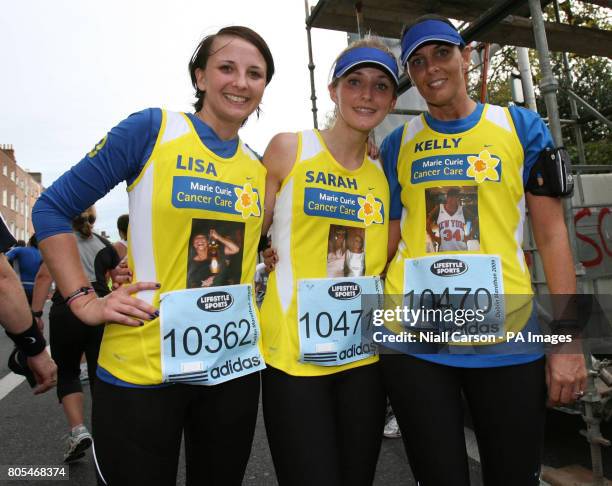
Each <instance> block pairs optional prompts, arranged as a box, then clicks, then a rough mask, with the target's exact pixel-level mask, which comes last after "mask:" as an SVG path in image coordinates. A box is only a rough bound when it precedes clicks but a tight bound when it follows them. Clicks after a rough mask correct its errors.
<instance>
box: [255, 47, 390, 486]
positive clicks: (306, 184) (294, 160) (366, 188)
mask: <svg viewBox="0 0 612 486" xmlns="http://www.w3.org/2000/svg"><path fill="white" fill-rule="evenodd" d="M397 87H398V69H397V63H396V61H395V58H394V57H393V55H392V54H391V53H390V52H389V50H388V49H387V48H386V47H385V46H384V44H381V43H380V42H378V41H374V40H372V39H369V40H364V41H361V42H359V43H356V44H354V45H352V46H350V47H349V48H347V49H346V50H345V51H343V52H342V53H341V54H340V56H339V57H338V59H337V61H336V63H335V67H334V70H333V77H332V81H331V83H330V85H329V93H330V96H331V99H332V100H333V101H334V103H335V104H336V119H335V122H334V124H333V126H332V127H330V128H328V129H325V130H321V131H318V130H307V131H302V132H299V133H281V134H279V135H276V136H275V137H274V138H273V139H272V141H271V142H270V145H269V146H268V148H267V150H266V153H265V155H264V165H265V166H266V168H267V170H268V175H267V179H266V212H265V223H264V227H267V226H266V224H269V223H270V221H271V218H272V215H274V225H273V227H272V245H273V246H274V247H275V248H276V250H277V253H278V256H279V259H278V264H277V265H276V269H275V271H274V272H272V273H271V274H270V279H269V281H268V288H267V292H266V296H265V299H264V302H263V305H262V308H261V316H262V342H263V345H264V346H263V347H264V358H265V360H266V364H267V365H268V368H267V369H266V370H265V371H264V373H263V374H262V380H263V381H262V398H263V408H264V418H265V423H266V430H267V434H268V439H269V442H270V449H271V451H272V458H273V460H274V467H275V469H276V474H277V476H278V481H279V483H280V484H281V485H291V486H300V485H304V486H310V485H313V484H316V485H317V486H325V485H329V486H337V485H341V484H346V485H348V484H350V485H369V484H371V483H372V480H373V478H374V472H375V470H376V462H377V459H378V452H379V449H380V444H381V438H382V429H383V422H384V416H385V394H384V391H383V387H382V382H381V379H380V371H379V367H378V356H377V355H376V353H375V350H374V348H373V347H372V346H371V344H368V342H367V340H362V337H361V336H362V329H363V330H365V329H366V328H367V326H368V325H369V322H368V316H367V312H365V311H364V307H365V306H364V305H362V300H361V297H360V293H363V294H374V293H379V294H380V293H381V286H380V280H379V277H378V275H380V273H382V271H383V269H384V267H385V264H386V260H387V244H386V242H387V235H388V226H387V215H388V210H387V208H388V197H389V192H388V190H389V189H388V184H387V181H386V179H385V175H384V172H383V170H382V167H381V165H380V163H379V162H378V161H377V160H372V159H371V158H370V157H368V155H367V139H368V135H369V133H370V131H371V130H373V129H374V128H375V127H376V126H377V125H378V124H379V123H380V122H382V121H383V119H384V118H385V116H386V115H387V114H388V113H389V111H390V110H391V109H392V108H393V106H394V105H395V99H396V91H397ZM339 234H342V235H343V242H344V237H345V238H346V240H347V241H349V242H353V241H355V240H357V239H361V241H362V242H365V245H362V247H363V248H361V247H360V249H361V250H362V251H363V253H365V257H364V259H363V260H364V262H365V270H364V271H363V273H361V275H364V276H349V275H348V274H347V273H346V272H345V270H344V257H343V258H342V260H343V261H342V266H341V267H340V275H341V276H339V277H338V275H337V274H336V272H335V271H334V269H333V267H330V266H329V265H328V255H329V253H330V251H332V250H331V249H332V248H336V247H337V245H336V243H337V238H338V235H339ZM342 275H344V276H342Z"/></svg>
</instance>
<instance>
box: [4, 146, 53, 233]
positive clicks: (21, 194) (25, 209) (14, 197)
mask: <svg viewBox="0 0 612 486" xmlns="http://www.w3.org/2000/svg"><path fill="white" fill-rule="evenodd" d="M42 191H43V186H42V179H41V174H40V172H28V171H26V170H24V169H22V168H21V167H19V166H18V165H17V161H16V159H15V151H14V149H13V146H12V145H0V212H1V213H2V215H3V216H4V219H5V220H6V222H7V224H8V225H9V228H10V230H11V232H12V233H13V235H15V238H17V239H18V240H26V241H27V240H28V238H30V236H31V235H32V233H34V228H33V227H32V206H34V202H36V199H38V196H40V193H41V192H42Z"/></svg>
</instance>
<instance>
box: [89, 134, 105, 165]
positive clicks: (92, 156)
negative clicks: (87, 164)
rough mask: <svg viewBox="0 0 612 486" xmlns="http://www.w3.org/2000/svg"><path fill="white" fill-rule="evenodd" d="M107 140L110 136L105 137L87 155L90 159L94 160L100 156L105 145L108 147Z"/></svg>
mask: <svg viewBox="0 0 612 486" xmlns="http://www.w3.org/2000/svg"><path fill="white" fill-rule="evenodd" d="M107 138H108V135H105V136H104V138H103V139H102V140H100V141H99V142H98V143H97V144H96V146H95V147H94V148H93V149H92V151H91V152H89V153H88V154H87V156H88V157H89V158H90V159H93V158H94V157H95V156H96V155H98V152H99V151H100V150H102V147H104V145H106V139H107Z"/></svg>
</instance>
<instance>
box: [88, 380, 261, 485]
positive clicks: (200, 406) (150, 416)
mask: <svg viewBox="0 0 612 486" xmlns="http://www.w3.org/2000/svg"><path fill="white" fill-rule="evenodd" d="M259 382H260V380H259V373H252V374H250V375H247V376H243V377H241V378H237V379H235V380H231V381H228V382H225V383H221V384H219V385H214V386H199V385H184V384H177V385H171V386H167V387H162V388H127V387H121V386H116V385H111V384H108V383H106V382H103V381H101V380H98V382H97V384H96V389H95V391H94V400H93V437H94V451H95V457H96V466H97V467H98V473H99V474H100V475H101V476H102V478H103V480H104V482H103V483H102V484H107V485H110V486H120V485H126V486H133V485H140V484H143V485H144V484H146V485H147V486H169V485H172V486H174V485H175V484H176V474H177V468H178V459H179V452H180V448H181V437H182V434H183V432H184V434H185V459H186V460H185V462H186V466H187V481H186V484H187V486H196V485H198V486H201V485H206V486H239V485H240V484H241V483H242V477H243V476H244V471H245V469H246V466H247V462H248V460H249V455H250V453H251V445H252V442H253V434H254V432H255V422H256V421H257V407H258V404H259Z"/></svg>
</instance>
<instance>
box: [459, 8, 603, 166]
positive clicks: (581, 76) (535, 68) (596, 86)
mask: <svg viewBox="0 0 612 486" xmlns="http://www.w3.org/2000/svg"><path fill="white" fill-rule="evenodd" d="M559 10H560V16H561V21H562V22H564V23H568V24H570V25H575V26H581V27H592V28H598V29H605V30H610V29H612V15H611V14H610V10H609V9H605V8H601V7H597V6H595V5H590V4H586V3H582V2H570V1H565V2H560V4H559ZM545 18H546V20H547V21H550V22H555V13H554V9H553V6H552V5H549V6H548V7H547V8H546V10H545ZM529 56H530V60H531V66H532V72H533V75H534V84H535V85H536V97H537V106H538V112H539V113H540V114H542V115H545V114H546V107H545V104H544V99H543V98H542V97H541V96H540V93H539V88H538V87H537V86H538V85H539V82H540V80H541V73H540V69H539V62H538V59H537V53H536V51H535V50H533V49H532V50H530V52H529ZM568 57H569V64H570V70H571V73H572V77H573V90H574V92H575V93H576V94H578V95H579V96H580V97H581V98H583V99H584V100H586V101H587V102H588V103H589V104H590V105H591V106H593V107H595V108H596V109H597V110H598V111H600V112H601V113H603V114H604V116H606V117H607V118H611V117H612V61H611V60H610V59H609V58H602V57H593V56H591V57H582V56H578V55H575V54H568ZM551 58H552V63H553V72H554V74H555V76H556V78H557V80H558V81H559V83H560V84H561V85H565V84H566V82H565V76H564V73H563V60H562V55H561V53H556V52H553V53H551ZM513 70H515V71H517V70H518V63H517V60H516V49H515V48H514V47H511V46H505V47H502V48H501V49H500V50H499V51H498V52H497V53H496V54H495V55H494V56H493V58H492V59H491V65H490V70H489V77H488V89H487V94H488V101H489V102H490V103H495V104H501V105H505V104H508V103H509V102H510V101H512V93H511V89H510V75H511V72H512V71H513ZM480 84H481V78H480V70H479V69H473V70H472V71H471V73H470V86H471V88H472V89H473V94H474V95H476V94H478V95H479V93H480ZM557 99H558V103H559V111H560V113H561V118H564V119H569V118H571V110H570V104H569V98H568V97H567V95H565V94H564V93H563V91H559V92H558V95H557ZM578 116H579V119H580V121H581V122H584V123H582V124H581V128H582V138H583V140H584V142H585V155H586V161H587V163H588V164H610V165H612V133H611V131H610V129H609V128H608V127H606V126H605V125H604V124H602V123H601V122H599V121H596V120H595V119H594V117H593V116H592V115H591V114H590V113H589V112H587V111H586V110H585V109H584V108H583V107H582V106H580V105H578ZM563 137H564V140H565V141H566V144H567V146H568V149H569V150H570V153H571V154H572V160H573V161H574V163H577V162H578V156H577V149H576V141H575V137H574V131H573V130H572V128H571V127H569V126H567V125H564V127H563Z"/></svg>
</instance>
